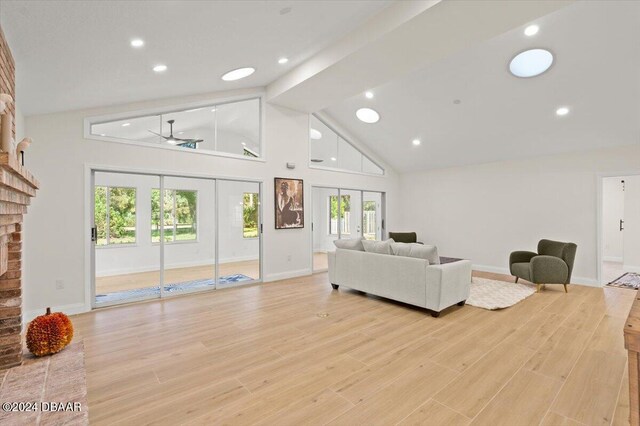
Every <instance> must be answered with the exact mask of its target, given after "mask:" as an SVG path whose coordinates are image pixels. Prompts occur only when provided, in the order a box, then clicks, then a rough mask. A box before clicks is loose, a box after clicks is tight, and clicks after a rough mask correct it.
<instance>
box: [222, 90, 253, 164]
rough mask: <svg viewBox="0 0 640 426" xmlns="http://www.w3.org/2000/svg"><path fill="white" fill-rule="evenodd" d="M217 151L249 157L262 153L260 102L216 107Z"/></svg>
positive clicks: (251, 100) (250, 101)
mask: <svg viewBox="0 0 640 426" xmlns="http://www.w3.org/2000/svg"><path fill="white" fill-rule="evenodd" d="M215 116H216V148H215V149H216V151H220V152H227V153H231V154H238V155H244V156H247V157H259V156H260V155H261V153H260V101H259V99H250V100H248V101H242V102H233V103H229V104H222V105H218V106H217V107H216V112H215Z"/></svg>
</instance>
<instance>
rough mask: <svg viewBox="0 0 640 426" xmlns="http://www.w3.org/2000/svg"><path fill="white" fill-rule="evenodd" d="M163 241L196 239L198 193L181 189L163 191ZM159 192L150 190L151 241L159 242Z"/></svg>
mask: <svg viewBox="0 0 640 426" xmlns="http://www.w3.org/2000/svg"><path fill="white" fill-rule="evenodd" d="M162 198H163V200H162V203H163V207H164V220H163V223H164V240H165V242H172V241H194V240H196V239H197V238H198V232H197V218H196V212H197V208H198V192H197V191H190V190H181V189H165V190H164V196H163V197H162ZM160 222H161V221H160V190H159V189H153V190H151V241H152V242H155V243H158V242H160V226H161V224H160Z"/></svg>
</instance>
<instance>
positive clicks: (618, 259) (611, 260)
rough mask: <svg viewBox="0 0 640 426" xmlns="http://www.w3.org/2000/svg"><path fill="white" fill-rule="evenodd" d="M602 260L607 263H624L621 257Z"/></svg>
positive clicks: (609, 257) (608, 257) (605, 257)
mask: <svg viewBox="0 0 640 426" xmlns="http://www.w3.org/2000/svg"><path fill="white" fill-rule="evenodd" d="M602 260H604V261H605V262H617V263H622V262H623V259H622V257H619V256H604V257H603V258H602Z"/></svg>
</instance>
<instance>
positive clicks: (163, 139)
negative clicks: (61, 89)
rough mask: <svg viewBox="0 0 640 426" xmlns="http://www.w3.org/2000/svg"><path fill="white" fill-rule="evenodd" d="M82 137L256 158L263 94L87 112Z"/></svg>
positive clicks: (259, 149) (259, 151)
mask: <svg viewBox="0 0 640 426" xmlns="http://www.w3.org/2000/svg"><path fill="white" fill-rule="evenodd" d="M85 138H87V139H97V140H105V141H111V142H120V143H129V144H132V145H142V146H149V147H154V148H162V149H171V150H178V151H183V152H195V153H203V154H213V155H223V156H228V157H236V158H243V159H251V160H260V159H262V157H263V151H264V150H263V146H262V99H261V98H260V97H253V98H245V99H238V100H233V101H226V102H211V103H206V104H201V105H198V106H189V107H174V108H172V107H167V108H165V109H161V110H154V111H140V112H136V113H130V114H124V115H123V114H118V115H112V116H103V117H92V118H87V119H86V120H85Z"/></svg>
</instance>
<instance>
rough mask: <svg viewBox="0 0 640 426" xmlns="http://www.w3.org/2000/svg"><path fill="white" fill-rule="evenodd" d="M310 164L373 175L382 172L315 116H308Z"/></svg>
mask: <svg viewBox="0 0 640 426" xmlns="http://www.w3.org/2000/svg"><path fill="white" fill-rule="evenodd" d="M309 153H310V154H309V155H310V159H309V161H310V164H311V165H314V164H315V165H319V166H323V167H330V168H334V169H339V170H348V171H352V172H364V173H370V174H374V175H382V174H384V170H383V169H382V168H381V167H380V166H378V165H376V164H375V163H374V162H373V161H371V160H370V159H368V158H367V157H366V156H365V155H364V154H362V152H360V150H359V149H358V148H356V147H355V146H353V145H352V144H351V143H350V142H349V141H347V140H346V139H344V138H342V137H341V136H340V135H338V133H337V132H336V131H335V130H333V129H332V128H331V127H329V126H327V125H326V124H324V123H323V122H322V121H321V120H320V119H319V118H317V117H316V116H315V115H313V114H312V115H310V116H309Z"/></svg>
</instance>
